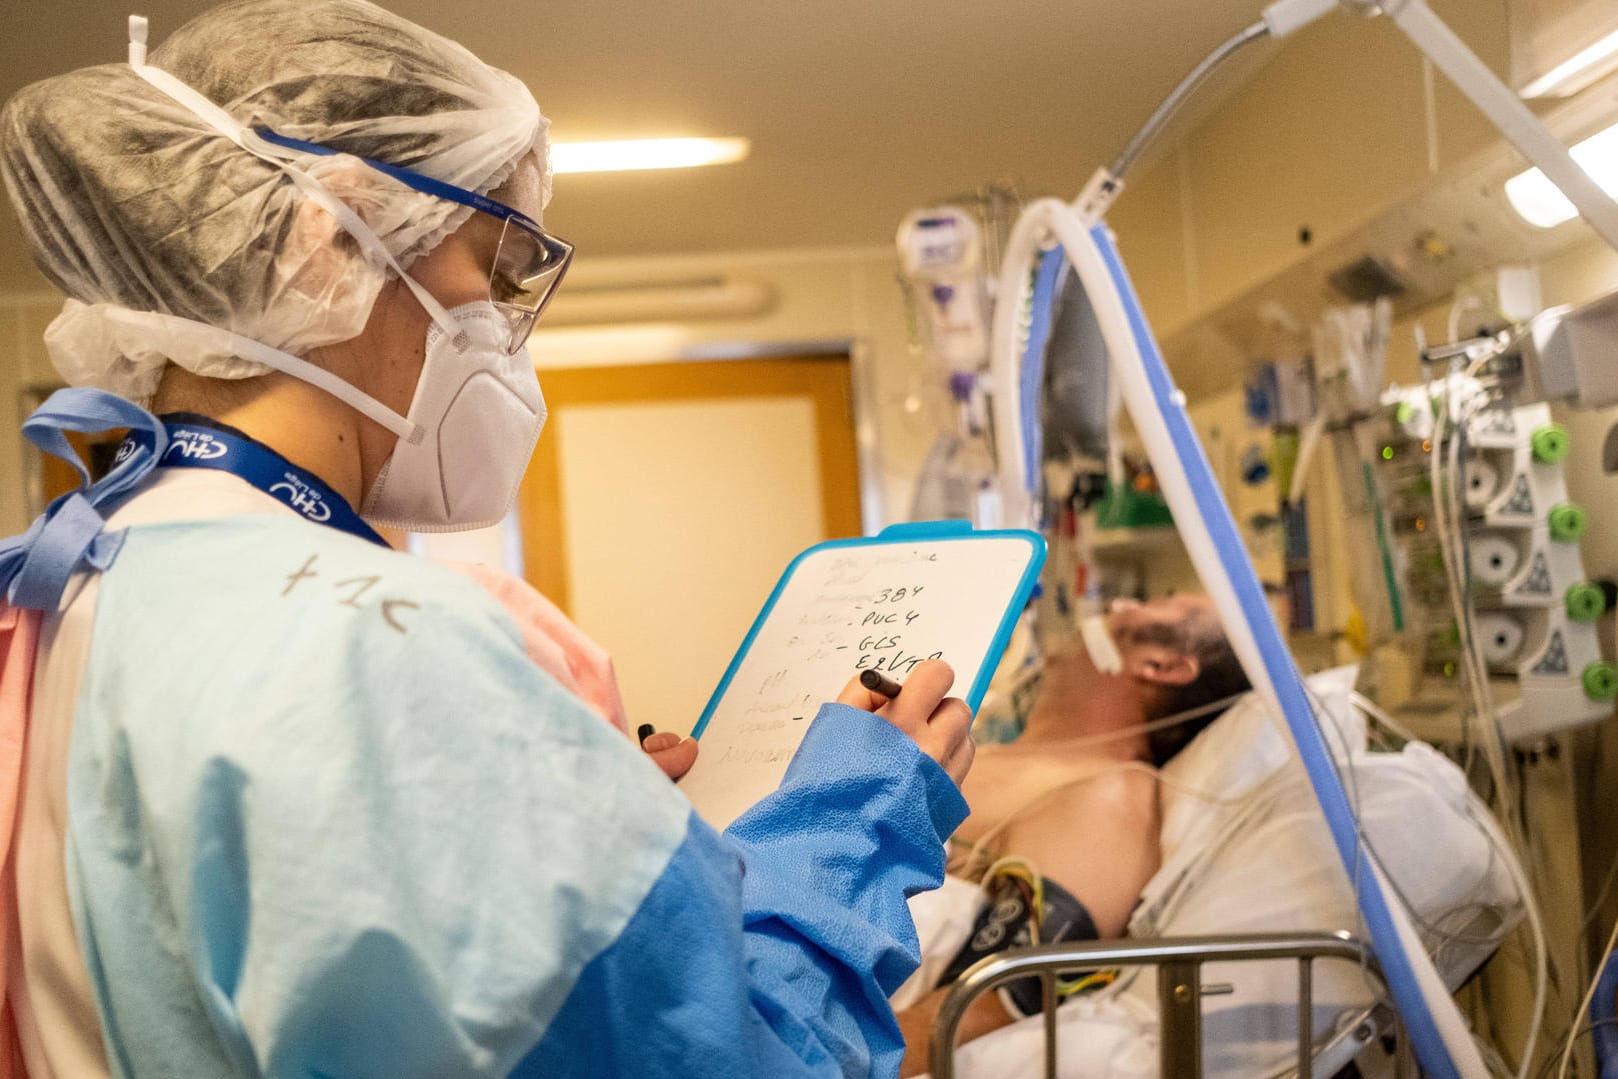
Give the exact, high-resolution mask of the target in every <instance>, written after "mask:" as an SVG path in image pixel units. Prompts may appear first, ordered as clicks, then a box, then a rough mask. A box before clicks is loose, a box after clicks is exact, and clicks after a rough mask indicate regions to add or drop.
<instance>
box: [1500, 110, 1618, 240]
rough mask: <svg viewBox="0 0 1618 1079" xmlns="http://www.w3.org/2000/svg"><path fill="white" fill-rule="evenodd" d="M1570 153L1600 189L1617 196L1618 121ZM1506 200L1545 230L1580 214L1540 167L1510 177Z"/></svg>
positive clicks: (1524, 218)
mask: <svg viewBox="0 0 1618 1079" xmlns="http://www.w3.org/2000/svg"><path fill="white" fill-rule="evenodd" d="M1569 152H1570V153H1571V154H1572V155H1573V160H1574V161H1577V162H1578V163H1579V165H1580V167H1582V168H1583V169H1584V171H1585V172H1587V173H1589V174H1590V178H1591V179H1592V180H1594V181H1595V182H1596V183H1597V184H1598V185H1600V187H1601V190H1603V191H1605V192H1606V193H1607V194H1609V195H1614V196H1618V124H1614V125H1613V126H1612V127H1609V128H1607V129H1606V130H1605V131H1600V132H1597V133H1596V134H1594V135H1591V136H1590V137H1589V138H1587V139H1585V140H1584V141H1583V142H1581V143H1579V144H1578V145H1577V146H1575V147H1573V149H1572V150H1571V151H1569ZM1506 199H1507V200H1508V201H1509V202H1510V203H1511V208H1512V209H1513V210H1516V211H1517V214H1518V216H1520V217H1521V218H1522V219H1523V220H1524V221H1526V222H1528V223H1529V224H1530V225H1537V226H1538V227H1540V228H1542V229H1548V228H1553V227H1555V226H1557V225H1560V224H1561V223H1562V222H1564V221H1571V220H1572V219H1573V218H1574V217H1576V216H1578V211H1576V210H1574V209H1573V203H1571V202H1569V201H1568V198H1567V196H1566V195H1564V194H1562V192H1561V191H1560V190H1559V189H1558V188H1557V186H1556V185H1555V184H1553V183H1551V182H1550V180H1548V179H1547V178H1546V177H1545V174H1544V173H1543V172H1541V171H1539V170H1538V169H1529V170H1528V171H1526V172H1519V173H1518V174H1517V175H1515V176H1513V177H1512V178H1511V179H1509V180H1507V181H1506Z"/></svg>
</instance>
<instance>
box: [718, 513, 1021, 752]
mask: <svg viewBox="0 0 1618 1079" xmlns="http://www.w3.org/2000/svg"><path fill="white" fill-rule="evenodd" d="M984 539H1020V540H1022V541H1024V542H1025V543H1027V544H1028V546H1029V548H1030V554H1029V558H1028V565H1027V566H1026V567H1025V568H1024V569H1023V575H1022V579H1021V580H1019V581H1018V582H1017V588H1016V590H1015V591H1014V592H1013V593H1012V595H1011V602H1010V603H1009V604H1007V605H1006V609H1005V612H1004V613H1003V614H1002V615H1001V616H1000V625H999V627H998V628H997V629H996V630H995V634H994V639H993V640H992V641H991V642H990V643H989V651H988V653H987V654H986V655H985V656H984V657H983V660H984V662H983V666H982V668H981V669H980V670H979V671H978V676H977V678H975V679H973V681H972V686H971V688H970V689H969V690H967V694H966V705H967V707H968V708H970V709H971V710H972V714H973V715H976V714H977V710H978V705H980V704H982V703H983V695H984V694H985V693H987V692H988V690H989V681H990V679H992V678H993V677H994V672H995V669H996V668H997V667H999V666H1000V658H1001V657H1002V656H1003V655H1005V651H1006V646H1007V645H1009V644H1010V643H1011V634H1012V631H1013V630H1015V629H1016V628H1017V620H1018V619H1019V618H1021V617H1022V612H1023V609H1024V608H1025V607H1026V606H1027V605H1028V597H1029V596H1031V595H1033V592H1034V585H1035V584H1037V583H1038V582H1039V572H1040V570H1042V569H1043V568H1044V567H1045V555H1046V548H1045V538H1044V537H1043V536H1041V535H1040V534H1039V533H1038V532H1032V531H1029V530H1028V529H1025V528H986V529H976V528H973V527H972V524H971V522H970V521H915V522H911V523H908V524H896V525H889V526H888V527H887V528H884V529H883V530H882V531H881V532H878V533H877V534H876V535H874V536H865V537H860V538H856V539H841V540H827V541H826V542H824V543H817V544H815V545H814V546H813V547H810V548H808V549H807V550H804V551H802V552H801V553H799V554H798V556H797V557H796V558H794V559H793V560H792V561H791V562H790V563H789V564H788V565H787V568H786V571H785V572H784V573H782V574H781V579H780V580H779V581H777V582H776V583H775V589H774V591H772V592H771V593H770V598H769V599H768V600H767V601H765V604H764V609H763V610H761V611H759V613H758V617H757V618H755V619H753V625H752V627H751V628H750V629H748V631H747V636H746V637H744V638H743V639H742V646H741V647H740V648H738V649H737V650H736V655H735V656H734V657H733V658H732V659H731V661H730V666H729V667H727V668H725V676H724V677H723V678H721V679H720V680H719V686H718V688H716V689H715V690H714V691H713V696H711V697H709V698H708V704H707V706H706V707H705V708H703V710H702V716H701V718H699V719H698V720H697V725H696V726H695V727H693V728H691V737H693V738H701V737H702V732H703V731H705V730H707V729H708V720H709V719H711V718H712V717H713V714H714V710H715V709H716V708H718V707H719V702H720V701H721V700H723V699H724V696H725V692H726V691H727V690H728V689H730V683H731V681H732V680H733V679H734V678H735V677H736V672H737V670H739V669H740V668H741V665H742V661H743V660H744V659H746V658H747V653H748V652H750V651H752V649H753V642H754V641H755V640H757V639H758V635H759V632H760V631H761V630H762V629H763V628H764V624H765V623H766V622H768V621H769V618H770V614H771V612H773V611H774V610H775V603H776V601H777V600H779V599H780V598H781V593H782V591H783V590H785V588H786V586H787V582H788V581H790V580H792V575H793V574H794V573H796V572H797V571H798V565H799V563H801V562H802V561H803V560H804V559H806V558H808V557H809V556H810V555H814V554H819V553H820V552H822V551H833V550H839V549H842V548H845V547H879V546H887V545H891V544H903V543H915V542H917V541H922V540H925V541H927V542H929V543H932V542H937V541H939V540H945V541H955V540H984Z"/></svg>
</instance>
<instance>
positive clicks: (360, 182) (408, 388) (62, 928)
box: [0, 0, 972, 1079]
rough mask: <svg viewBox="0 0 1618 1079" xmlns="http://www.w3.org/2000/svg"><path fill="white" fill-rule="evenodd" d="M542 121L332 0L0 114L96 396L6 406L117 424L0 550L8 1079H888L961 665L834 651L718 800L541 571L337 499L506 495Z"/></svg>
mask: <svg viewBox="0 0 1618 1079" xmlns="http://www.w3.org/2000/svg"><path fill="white" fill-rule="evenodd" d="M142 36H143V34H142V33H141V32H137V33H136V34H135V37H136V38H137V39H140V38H141V37H142ZM545 130H546V121H545V120H544V119H543V118H542V117H541V115H540V113H539V109H538V107H537V106H536V105H535V103H534V101H533V98H532V97H531V96H530V95H529V93H528V91H527V90H526V89H525V88H524V87H523V86H522V85H521V84H520V83H518V82H517V81H516V80H515V79H513V78H512V77H511V76H509V75H507V74H505V73H503V72H500V71H497V70H494V69H491V68H489V67H487V66H486V65H484V64H483V63H481V62H479V61H478V60H477V59H476V58H475V57H473V56H471V55H470V54H469V53H467V52H466V51H465V50H464V49H462V48H460V47H459V46H457V45H455V44H453V43H451V42H449V41H446V40H444V39H442V38H440V37H438V36H436V35H434V34H432V33H429V32H427V31H425V30H423V29H422V28H420V27H417V26H415V25H412V24H411V23H408V22H406V21H404V20H402V19H399V18H396V17H394V16H392V15H390V14H388V13H387V12H385V11H383V10H381V9H379V8H377V7H374V6H372V5H370V4H367V3H363V2H361V0H244V2H239V3H234V4H229V5H226V6H224V7H220V8H217V9H215V10H213V11H212V12H210V13H208V14H205V15H203V16H201V17H200V18H198V19H196V20H195V21H193V22H191V23H190V24H188V25H186V26H185V27H183V28H182V29H180V30H178V31H176V32H175V33H174V34H173V35H172V36H170V37H169V38H168V39H167V41H166V42H165V43H164V44H163V45H162V47H161V48H158V49H156V50H154V51H153V53H152V55H151V57H150V62H149V63H148V62H147V58H146V57H145V55H144V47H143V45H142V44H141V43H139V41H138V40H137V43H136V44H134V45H132V48H131V53H130V63H128V64H108V65H104V66H100V67H95V68H90V69H86V70H82V71H77V72H74V73H71V74H69V75H66V76H62V77H59V78H56V79H51V80H48V81H46V82H44V83H40V84H38V85H35V86H32V87H29V88H27V89H25V90H23V91H22V92H21V93H19V94H18V95H17V96H16V97H15V98H14V99H12V100H11V101H10V102H9V103H7V105H6V106H5V108H4V111H3V113H0V172H3V176H4V180H5V184H6V188H7V191H8V193H9V195H10V199H11V201H12V204H13V206H14V207H15V209H16V210H17V212H18V215H19V217H20V218H21V221H22V225H23V232H24V234H25V236H26V237H27V240H28V243H29V245H30V247H31V248H32V251H33V254H34V257H35V259H36V261H37V262H38V263H39V265H40V267H41V268H42V269H43V270H44V272H45V273H46V274H47V275H48V276H49V277H50V278H51V280H52V281H54V282H55V283H56V284H57V285H58V286H59V287H60V288H61V289H62V291H63V292H65V293H66V294H67V296H68V297H69V298H68V300H67V302H66V306H65V308H64V309H63V311H62V314H61V316H60V317H59V318H57V319H56V321H55V322H54V323H53V324H52V325H51V327H50V329H49V330H48V331H47V344H48V347H49V349H50V352H51V356H52V358H53V360H54V362H55V363H56V365H57V367H58V369H59V370H60V371H61V373H62V375H63V376H64V378H65V379H66V380H67V381H68V382H69V383H71V384H72V385H73V386H75V387H88V388H80V389H69V390H63V391H60V392H59V393H58V394H57V395H56V396H54V397H52V398H51V400H50V401H49V402H47V404H46V405H45V406H44V407H43V408H42V409H41V410H40V411H39V412H38V413H36V414H35V416H34V417H32V418H31V419H30V420H29V421H28V422H27V424H26V425H25V431H26V432H27V434H28V437H30V438H31V439H32V440H33V441H35V442H36V443H37V444H39V445H40V446H41V447H42V448H45V449H47V450H51V451H53V452H60V453H62V454H64V455H67V456H71V450H70V449H69V448H68V447H67V445H66V441H65V438H64V436H63V433H62V432H63V431H64V430H101V429H106V428H109V427H127V428H129V429H130V435H129V437H128V439H127V440H126V441H125V442H124V443H123V445H122V447H121V449H120V450H119V453H118V457H117V462H116V465H115V467H114V468H113V469H112V471H111V473H110V474H109V475H108V476H107V477H105V478H104V479H102V480H100V481H99V482H97V483H95V484H93V485H86V486H84V487H81V488H80V490H79V491H77V492H76V493H74V494H71V495H68V496H64V497H63V498H62V499H59V500H58V501H57V502H56V503H55V504H53V505H52V507H51V508H50V510H49V511H48V512H47V514H46V515H45V516H43V517H42V518H41V519H40V520H39V521H37V522H35V524H34V526H33V527H32V528H31V529H30V530H29V532H28V533H27V534H26V535H24V536H22V537H18V538H16V539H14V540H11V541H7V542H6V543H4V544H3V545H0V587H3V589H4V591H3V594H4V596H5V597H6V599H7V602H6V603H5V604H0V656H3V658H4V666H3V667H0V834H5V835H6V836H7V838H8V847H7V850H8V855H7V859H6V863H5V874H4V882H3V883H4V886H3V888H0V916H3V919H4V923H5V929H6V932H5V933H4V935H3V937H0V940H3V946H0V966H3V975H4V983H5V994H6V995H5V1010H4V1013H3V1015H0V1032H3V1046H0V1066H9V1069H10V1074H13V1075H23V1074H28V1075H33V1076H36V1077H37V1076H49V1075H57V1076H72V1077H74V1079H80V1077H86V1076H96V1075H118V1076H143V1077H144V1076H160V1077H176V1076H182V1077H192V1076H210V1077H212V1076H225V1075H260V1074H263V1075H272V1076H316V1075H319V1076H333V1077H340V1076H358V1075H389V1076H461V1075H476V1076H505V1075H536V1076H537V1075H544V1076H583V1075H590V1076H600V1075H625V1076H636V1077H650V1076H725V1077H731V1079H736V1077H748V1076H759V1077H777V1076H795V1075H817V1076H818V1075H892V1074H895V1073H896V1071H897V1066H898V1061H899V1057H900V1054H901V1052H902V1048H903V1047H902V1043H901V1041H900V1038H899V1033H898V1028H897V1026H896V1024H895V1022H894V1020H893V1018H892V1014H891V1012H890V1010H889V1008H888V1005H887V1002H886V996H887V994H888V992H890V991H891V990H892V989H894V988H895V987H896V986H898V984H899V983H900V982H901V981H902V980H903V979H904V978H905V977H906V976H907V975H908V974H909V973H910V971H911V969H912V968H913V966H914V965H915V962H916V959H917V956H916V942H915V937H914V931H913V928H912V926H911V923H910V919H909V914H908V912H907V910H906V907H905V898H906V896H907V895H909V894H911V893H913V892H916V891H918V890H921V889H925V888H928V887H933V886H936V885H937V884H938V883H939V880H940V877H941V873H942V868H943V848H942V842H943V840H944V838H945V837H946V836H947V835H948V834H949V833H950V832H951V831H952V830H953V829H954V827H955V826H956V825H957V824H958V823H959V822H960V820H961V819H962V817H963V816H964V815H965V805H964V804H963V802H962V800H961V798H960V794H959V792H958V789H957V786H956V782H955V781H957V780H959V779H960V778H961V777H962V776H963V775H964V773H965V771H966V769H967V767H968V765H969V763H970V759H971V754H972V749H971V742H970V739H969V738H968V737H967V735H966V726H967V721H968V716H967V712H966V707H965V705H964V704H962V703H961V702H960V701H958V700H953V699H944V697H943V695H944V693H945V692H946V691H947V687H948V686H949V684H950V682H951V675H950V672H949V670H948V668H947V667H945V666H943V665H942V664H937V663H935V664H931V665H925V666H923V667H920V668H918V669H917V670H916V672H915V673H914V675H913V676H912V678H911V680H910V681H909V682H908V684H907V685H906V687H905V690H904V692H903V693H902V694H901V695H900V696H899V698H898V699H897V700H895V701H893V702H892V703H891V704H888V703H884V704H882V705H881V707H880V708H879V709H878V710H879V712H880V715H877V714H873V712H872V711H871V710H870V709H871V708H872V707H873V706H874V705H876V704H877V701H876V700H875V699H873V698H872V697H871V696H870V695H869V694H868V693H867V692H866V691H864V690H862V689H859V688H858V687H857V683H855V684H853V686H851V687H849V688H846V689H845V690H844V691H843V695H842V697H841V698H840V703H834V704H828V705H827V706H825V707H824V708H823V709H822V710H821V712H820V714H819V716H818V717H817V719H816V720H815V722H814V725H813V726H812V727H811V729H810V731H809V733H808V737H807V738H806V739H805V741H804V744H803V748H802V750H801V751H800V752H799V754H798V756H797V757H796V758H795V760H794V762H793V764H792V767H791V768H790V769H789V771H788V773H787V777H786V779H785V781H784V783H783V785H782V787H781V789H780V791H779V792H778V793H776V794H774V795H772V796H771V797H769V798H767V799H766V800H765V801H763V802H762V803H760V804H759V805H758V806H757V807H756V808H755V809H754V810H753V811H752V812H750V813H749V814H747V815H745V816H744V817H742V818H741V819H739V820H738V821H737V822H736V823H735V824H734V825H733V826H732V827H731V828H730V829H728V830H727V831H726V832H725V833H724V834H723V835H720V834H716V833H714V832H713V831H712V830H711V829H709V828H707V827H706V826H705V825H703V824H702V822H701V821H700V820H698V819H697V818H696V817H695V816H694V815H693V813H692V811H691V807H690V805H689V803H688V802H687V801H686V800H685V799H684V798H683V797H682V796H681V794H680V793H679V790H678V788H677V787H676V786H674V785H673V784H671V783H669V782H668V780H667V779H666V778H665V777H664V775H663V774H662V773H660V772H659V770H658V769H657V767H655V766H654V765H653V764H652V763H651V762H650V761H649V760H648V758H647V757H646V756H645V755H644V754H642V753H641V752H640V751H639V750H638V749H637V748H636V747H635V746H634V745H633V743H632V742H631V741H629V740H628V739H627V738H626V737H625V735H624V734H623V733H622V732H621V731H620V730H618V729H615V725H614V722H613V721H619V722H621V716H619V715H618V714H616V708H617V705H616V700H617V698H616V692H615V690H613V688H612V686H611V678H610V672H609V671H608V670H607V668H606V665H605V663H604V661H603V659H602V657H601V656H600V654H599V653H598V652H595V651H593V650H592V649H590V648H589V647H588V646H587V645H586V644H585V643H584V642H583V641H582V638H580V637H579V636H578V634H577V632H576V631H573V630H572V629H571V627H568V626H567V625H566V624H565V622H563V621H562V620H561V619H560V617H559V616H558V615H557V614H556V612H555V611H554V609H553V608H548V607H546V606H545V605H544V604H543V603H542V602H538V601H537V600H536V597H534V596H532V595H525V593H524V590H523V588H522V586H521V585H520V584H518V583H517V582H513V581H509V580H508V581H492V580H490V579H487V578H488V575H486V577H485V579H484V580H482V581H481V582H479V581H469V580H467V579H466V578H465V577H464V576H460V575H457V574H455V573H452V572H450V571H448V570H446V569H444V568H442V567H439V566H436V565H434V564H431V563H428V562H425V561H421V560H417V559H413V558H411V557H408V556H406V555H403V554H399V553H396V552H394V551H391V550H389V549H388V548H387V547H386V546H385V545H383V544H381V543H380V542H379V540H378V537H377V536H376V534H375V533H374V532H373V531H372V530H371V523H376V522H387V523H389V524H392V525H396V526H399V527H404V528H410V529H418V530H432V529H451V528H459V527H467V526H473V525H479V524H484V523H487V522H491V521H494V520H497V519H499V518H500V517H501V516H502V515H503V514H504V513H505V512H506V510H507V508H508V506H509V505H510V503H511V501H512V498H513V495H514V493H515V490H516V487H517V483H518V480H519V478H520V476H521V474H522V471H523V469H524V467H525V465H526V463H527V460H528V457H529V454H530V451H531V449H532V447H533V444H534V440H535V438H536V437H537V436H538V433H539V428H540V425H541V423H542V421H543V419H544V404H543V400H542V398H541V395H540V390H539V385H538V383H537V381H536V378H535V375H534V370H533V367H532V365H531V364H530V362H529V359H528V357H527V354H526V352H525V351H524V348H523V343H524V341H525V340H526V338H527V336H528V333H529V330H530V329H531V327H532V325H533V322H534V320H535V318H536V317H537V316H538V314H539V312H540V310H541V309H542V308H543V307H544V304H545V301H546V300H547V299H548V297H549V295H550V293H551V291H552V290H553V289H554V287H555V285H556V282H557V281H558V280H559V278H560V276H561V274H562V272H563V271H564V270H565V268H566V264H567V260H568V259H569V257H570V256H571V249H570V248H569V247H568V246H567V245H566V244H565V243H563V242H562V241H560V240H558V239H556V238H555V237H552V236H550V235H548V234H547V233H546V232H545V231H544V229H543V227H542V226H541V224H540V214H541V211H542V209H543V207H544V203H545V199H546V196H547V194H548V189H549V182H548V181H549V173H548V168H547V164H546V153H547V144H546V138H545ZM154 413H159V414H161V418H158V417H157V416H156V415H154ZM480 584H482V585H484V586H485V587H479V585H480ZM491 592H493V593H494V595H491ZM514 610H515V611H516V612H517V613H516V614H515V615H514V614H513V611H514ZM677 622H678V616H677V615H675V616H674V617H673V618H672V619H671V626H670V629H671V631H674V632H677V631H678V624H677ZM684 763H689V762H688V761H687V762H684ZM682 766H683V765H682V764H680V763H679V762H676V764H675V765H674V766H672V767H671V770H673V771H678V770H679V767H682Z"/></svg>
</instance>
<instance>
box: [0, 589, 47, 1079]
mask: <svg viewBox="0 0 1618 1079" xmlns="http://www.w3.org/2000/svg"><path fill="white" fill-rule="evenodd" d="M40 618H41V615H40V612H39V611H32V610H24V609H22V608H18V607H13V606H11V605H10V604H9V603H7V602H6V601H5V600H3V599H0V837H3V838H4V842H5V851H6V854H5V868H4V872H3V873H0V925H3V927H4V932H0V985H4V986H5V1006H4V1009H3V1010H0V1079H26V1076H27V1074H28V1070H27V1068H26V1067H25V1066H24V1064H23V1059H22V1046H21V1044H20V1043H19V1041H18V1038H17V1017H16V1013H17V1010H18V1009H19V1008H26V1007H27V1002H26V1001H18V1000H15V999H13V995H12V994H13V993H14V992H16V991H17V990H18V989H19V988H20V987H21V986H22V984H23V983H22V969H21V964H22V932H21V926H20V924H19V922H18V911H17V868H16V863H15V861H14V854H15V851H16V840H17V821H18V817H19V815H20V812H21V809H22V776H23V764H24V754H25V753H26V751H27V747H28V710H29V707H30V704H31V702H32V698H33V686H34V658H35V654H36V652H37V650H38V646H39V624H40Z"/></svg>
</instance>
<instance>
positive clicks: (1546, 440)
mask: <svg viewBox="0 0 1618 1079" xmlns="http://www.w3.org/2000/svg"><path fill="white" fill-rule="evenodd" d="M1528 445H1529V446H1530V447H1531V448H1532V449H1533V451H1534V460H1536V461H1538V462H1539V463H1540V464H1543V465H1559V464H1561V463H1562V462H1563V461H1564V460H1566V459H1567V453H1568V450H1569V449H1570V448H1571V445H1572V443H1571V441H1570V440H1569V439H1568V436H1567V428H1566V427H1563V426H1562V425H1561V424H1559V423H1547V424H1546V425H1545V426H1544V427H1541V428H1539V429H1538V430H1536V431H1535V432H1534V433H1533V434H1532V435H1529V436H1528Z"/></svg>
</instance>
